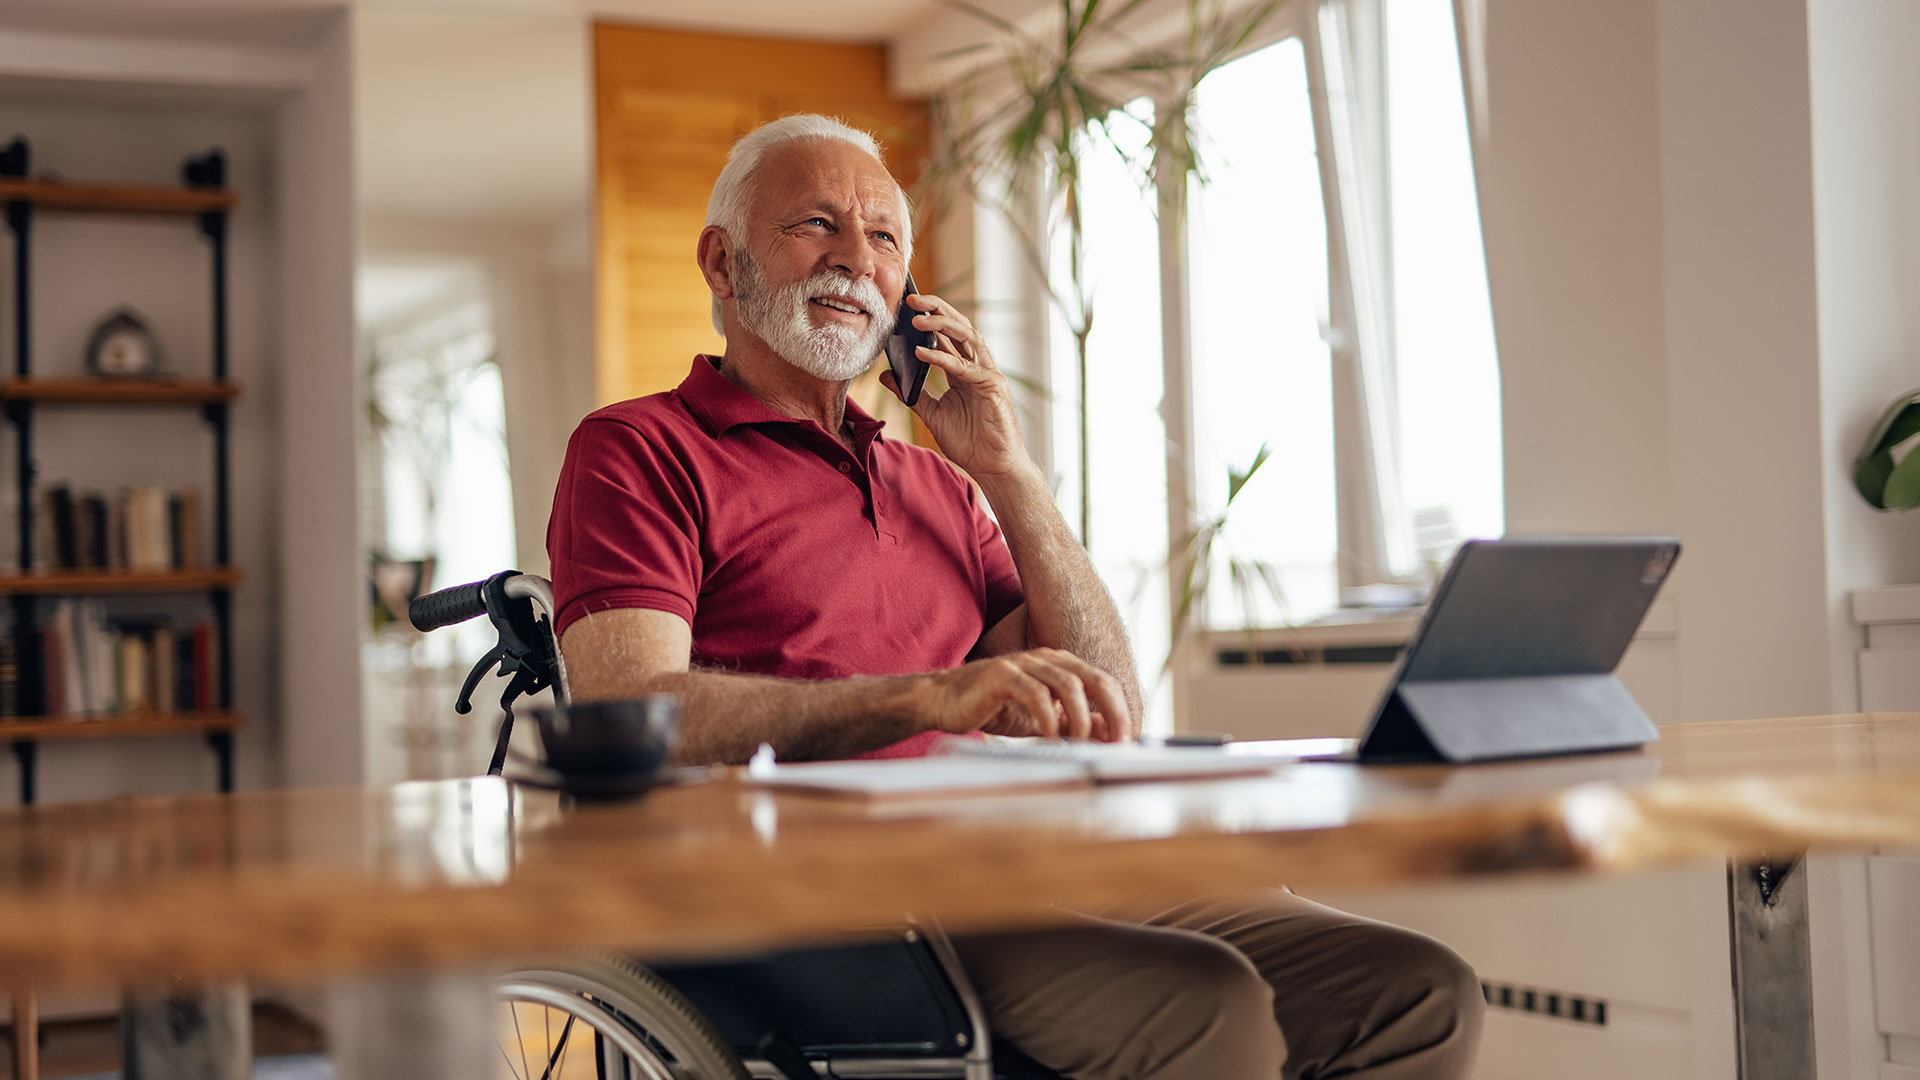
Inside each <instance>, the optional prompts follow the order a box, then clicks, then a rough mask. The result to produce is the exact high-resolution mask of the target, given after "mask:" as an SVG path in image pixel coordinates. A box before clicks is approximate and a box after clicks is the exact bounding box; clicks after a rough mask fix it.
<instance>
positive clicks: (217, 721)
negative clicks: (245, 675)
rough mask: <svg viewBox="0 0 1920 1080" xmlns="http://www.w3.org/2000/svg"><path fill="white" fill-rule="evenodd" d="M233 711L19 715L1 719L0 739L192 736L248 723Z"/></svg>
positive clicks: (226, 729) (39, 739) (13, 740)
mask: <svg viewBox="0 0 1920 1080" xmlns="http://www.w3.org/2000/svg"><path fill="white" fill-rule="evenodd" d="M245 723H246V720H245V718H244V717H242V716H241V715H240V714H239V713H237V712H233V711H231V710H218V709H217V710H212V711H209V712H175V713H126V714H113V715H108V716H16V717H7V718H5V719H0V741H11V742H19V741H22V740H27V739H32V740H35V741H41V740H53V739H104V738H111V737H115V736H122V735H192V734H200V733H206V732H215V731H232V730H234V729H235V728H238V727H240V726H241V725H243V724H245Z"/></svg>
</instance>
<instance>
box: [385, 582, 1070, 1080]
mask: <svg viewBox="0 0 1920 1080" xmlns="http://www.w3.org/2000/svg"><path fill="white" fill-rule="evenodd" d="M554 614H555V611H554V600H553V589H552V586H551V584H550V583H548V582H547V581H546V579H544V578H540V577H535V576H533V575H527V574H521V573H519V572H518V571H513V570H508V571H503V572H501V573H498V574H495V575H493V576H492V577H489V578H487V579H486V580H484V581H476V582H471V583H469V584H465V585H458V586H454V587H452V588H449V589H443V590H440V591H438V592H435V593H430V594H428V595H425V596H422V597H419V598H418V599H416V600H414V601H413V602H412V603H411V604H410V605H409V606H408V617H409V619H410V620H411V621H412V623H413V625H414V626H415V627H416V628H417V629H419V630H422V631H431V630H434V629H437V628H439V627H443V626H450V625H453V624H455V623H459V622H464V621H466V620H468V619H473V618H477V617H479V616H481V615H485V616H486V617H487V618H488V620H489V621H491V622H492V623H493V626H494V628H495V630H496V631H497V632H498V634H499V640H498V642H497V643H496V644H495V645H494V646H493V648H491V649H489V650H488V651H487V653H486V654H485V655H484V656H482V657H481V659H480V660H479V662H478V663H476V664H475V665H474V666H473V669H472V670H471V671H470V672H469V673H468V674H467V678H466V681H465V683H464V684H463V685H462V687H461V690H460V696H459V700H458V701H457V702H456V703H455V705H454V709H455V711H456V712H459V713H461V714H463V715H464V714H466V713H469V712H471V711H472V708H473V705H472V697H473V693H474V691H475V690H476V689H477V688H478V686H479V683H480V680H481V678H482V677H483V676H485V675H486V674H487V673H488V672H489V671H490V670H491V671H493V672H494V673H495V674H497V675H499V676H501V677H504V678H506V679H507V680H508V682H507V685H506V687H505V688H504V690H503V692H502V694H501V697H500V707H501V709H502V712H503V716H502V718H501V723H500V730H499V733H498V735H497V736H496V738H495V743H494V750H493V756H492V760H491V761H490V763H489V764H488V767H487V772H488V773H489V774H491V775H496V776H497V775H501V773H502V771H503V769H504V766H505V764H506V760H507V749H508V744H509V742H510V740H511V738H512V734H513V722H514V715H513V705H514V702H515V701H517V700H518V699H519V698H520V697H522V696H524V695H527V694H532V693H537V692H539V691H540V690H543V689H547V688H549V687H551V688H552V689H553V691H554V698H555V701H556V703H557V704H559V705H562V706H564V705H565V703H566V702H567V701H568V700H569V693H568V691H569V686H568V682H567V674H566V666H565V661H564V659H563V658H562V657H561V655H560V651H559V647H558V642H557V640H556V638H555V636H554V633H553V624H552V619H553V616H554ZM627 966H628V967H629V968H630V967H631V965H627ZM647 972H651V973H652V974H653V975H656V976H658V978H659V979H661V980H664V981H665V983H667V984H668V986H669V987H670V988H671V991H672V992H677V996H678V997H679V998H681V999H683V1000H681V1001H680V1002H678V1003H676V1005H675V1007H676V1008H677V1009H679V1010H680V1011H682V1012H684V1011H685V1008H684V1007H685V1006H688V1005H690V1006H691V1007H692V1008H693V1009H695V1010H697V1015H696V1017H695V1019H696V1020H697V1021H699V1022H704V1023H705V1024H707V1025H710V1027H711V1030H712V1032H713V1034H714V1035H715V1036H717V1038H718V1040H719V1041H720V1042H721V1043H723V1044H724V1045H726V1046H728V1047H730V1048H731V1049H732V1052H733V1053H734V1054H735V1055H736V1057H737V1059H738V1062H739V1064H740V1065H741V1066H742V1067H744V1069H745V1071H746V1072H747V1073H748V1074H749V1075H751V1076H755V1077H764V1078H769V1080H774V1078H783V1080H816V1078H818V1077H827V1076H831V1077H847V1078H855V1077H867V1078H874V1080H880V1078H889V1080H919V1078H934V1077H951V1078H955V1080H1060V1078H1059V1077H1058V1075H1057V1074H1055V1073H1053V1072H1050V1071H1048V1070H1047V1069H1045V1068H1043V1067H1041V1066H1040V1065H1038V1064H1036V1063H1035V1062H1033V1061H1032V1060H1031V1059H1029V1058H1027V1057H1026V1056H1025V1055H1024V1054H1022V1053H1021V1052H1020V1051H1019V1050H1018V1049H1017V1048H1015V1047H1014V1046H1012V1045H1011V1044H1009V1043H1005V1042H996V1041H995V1040H994V1039H993V1038H992V1037H991V1033H990V1032H989V1030H988V1026H987V1021H986V1014H985V1011H984V1009H983V1008H982V1007H981V1005H980V1002H979V999H978V998H977V996H976V995H975V994H974V992H973V989H972V986H971V984H970V983H969V982H968V980H967V976H966V973H965V972H964V971H963V970H962V969H961V966H960V962H959V959H958V957H957V956H956V955H955V954H954V951H953V947H952V943H951V942H950V941H948V939H947V937H946V935H945V934H944V933H943V932H942V931H941V930H940V928H939V927H938V925H936V924H932V923H921V924H913V925H909V926H907V927H906V928H905V929H903V930H902V931H900V932H899V933H897V934H896V935H894V936H892V937H890V938H887V939H883V940H876V941H870V942H862V943H857V944H850V945H833V946H824V947H817V948H801V949H786V950H782V951H779V952H774V953H767V954H761V955H754V956H746V957H736V958H731V959H725V960H708V961H701V962H697V963H675V964H664V965H658V964H656V965H648V966H647V968H645V969H639V970H638V971H635V974H636V975H637V976H641V977H639V978H635V979H633V980H631V983H630V984H628V985H623V986H622V987H621V989H622V990H623V991H625V992H626V993H627V994H629V995H633V994H640V993H654V992H655V989H656V988H655V987H653V986H652V984H651V983H646V981H645V979H644V976H645V974H646V973H647ZM643 983H644V984H645V985H643ZM581 993H590V990H588V989H585V988H583V989H582V990H581ZM609 996H611V995H609ZM596 1005H597V1007H598V1008H600V1009H605V1008H606V1005H605V1003H604V1001H596ZM624 1019H626V1021H627V1023H628V1024H629V1025H632V1024H633V1018H631V1017H626V1018H624ZM595 1039H596V1045H598V1043H599V1041H600V1037H599V1035H598V1034H597V1033H596V1036H595ZM601 1060H602V1061H604V1060H605V1058H604V1055H603V1056H602V1059H601ZM607 1071H608V1070H607V1069H606V1067H605V1065H604V1064H603V1065H602V1067H601V1075H602V1076H605V1075H606V1074H607ZM672 1072H673V1074H674V1075H676V1076H684V1075H686V1074H685V1072H684V1070H679V1069H675V1070H672ZM688 1080H693V1078H691V1077H688ZM700 1080H708V1078H704V1077H702V1078H700Z"/></svg>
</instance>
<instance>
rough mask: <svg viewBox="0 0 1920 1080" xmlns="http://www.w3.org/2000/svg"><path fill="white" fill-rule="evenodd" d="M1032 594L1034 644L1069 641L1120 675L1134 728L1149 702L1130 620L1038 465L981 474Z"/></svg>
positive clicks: (1064, 645)
mask: <svg viewBox="0 0 1920 1080" xmlns="http://www.w3.org/2000/svg"><path fill="white" fill-rule="evenodd" d="M981 490H982V491H983V492H984V493H985V494H986V497H987V502H988V503H990V504H992V506H993V509H994V512H995V514H997V515H998V517H999V519H1000V531H1001V532H1002V533H1003V534H1005V536H1006V539H1007V550H1008V551H1010V552H1011V553H1012V554H1013V564H1014V566H1015V567H1016V568H1017V569H1018V570H1019V571H1020V585H1021V588H1022V589H1023V590H1024V591H1025V592H1026V594H1027V645H1028V646H1030V647H1033V646H1046V647H1049V648H1055V649H1062V650H1065V651H1066V652H1070V653H1072V654H1074V655H1075V656H1078V657H1080V658H1081V659H1082V660H1085V661H1086V662H1087V663H1089V664H1092V665H1093V666H1094V667H1097V668H1099V669H1100V670H1102V671H1104V672H1106V673H1107V674H1109V675H1111V676H1113V677H1114V678H1115V679H1117V680H1119V682H1120V686H1121V688H1122V691H1123V692H1124V693H1125V695H1126V699H1127V708H1128V710H1129V711H1131V712H1132V714H1133V721H1134V730H1133V731H1132V732H1129V733H1128V734H1130V735H1134V734H1138V733H1139V725H1140V720H1141V717H1142V716H1143V709H1144V707H1145V705H1144V701H1143V697H1142V694H1141V692H1140V675H1139V672H1138V671H1137V670H1136V668H1135V667H1134V662H1133V649H1132V648H1131V647H1130V646H1128V644H1127V631H1126V624H1125V623H1123V622H1122V621H1121V619H1120V611H1119V609H1118V608H1116V607H1115V606H1114V603H1113V596H1112V594H1110V593H1109V592H1108V591H1107V587H1106V585H1105V584H1104V583H1103V582H1101V580H1100V575H1099V574H1098V573H1097V572H1095V571H1094V568H1093V562H1092V560H1090V559H1089V558H1087V552H1086V549H1085V548H1083V547H1081V546H1080V542H1079V541H1078V540H1076V539H1074V536H1073V532H1072V530H1071V529H1069V528H1068V527H1067V522H1066V519H1065V518H1063V517H1061V516H1060V508H1059V507H1058V506H1057V505H1055V503H1054V501H1053V492H1052V491H1051V490H1050V489H1049V488H1048V487H1047V482H1046V478H1045V477H1043V476H1042V475H1041V474H1040V471H1039V470H1038V469H1028V470H1024V471H1022V472H1019V473H1015V474H1012V475H1010V476H1006V477H995V478H992V479H988V480H983V481H982V482H981Z"/></svg>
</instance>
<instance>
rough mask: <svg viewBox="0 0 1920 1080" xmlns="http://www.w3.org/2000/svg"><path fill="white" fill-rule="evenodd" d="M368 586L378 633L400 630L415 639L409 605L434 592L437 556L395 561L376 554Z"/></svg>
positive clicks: (375, 628)
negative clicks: (434, 568) (408, 613)
mask: <svg viewBox="0 0 1920 1080" xmlns="http://www.w3.org/2000/svg"><path fill="white" fill-rule="evenodd" d="M367 586H368V592H369V594H370V595H369V596H368V598H367V599H368V604H367V606H368V609H369V611H370V612H371V613H372V615H373V630H374V632H375V633H381V632H383V631H386V630H400V631H402V632H403V633H405V634H406V635H407V636H409V637H412V636H414V633H415V632H414V630H413V623H411V622H409V621H407V618H406V611H407V605H408V604H411V603H413V602H414V600H416V599H418V598H419V597H422V596H425V595H426V594H427V593H428V592H431V591H432V589H433V556H431V555H429V556H427V557H426V558H424V559H395V558H391V557H389V556H387V555H385V554H382V553H381V552H378V551H376V552H374V553H373V566H372V569H371V571H370V572H369V573H368V575H367Z"/></svg>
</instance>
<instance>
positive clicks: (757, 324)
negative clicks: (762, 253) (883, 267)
mask: <svg viewBox="0 0 1920 1080" xmlns="http://www.w3.org/2000/svg"><path fill="white" fill-rule="evenodd" d="M734 250H735V254H734V271H733V289H734V302H735V307H736V310H737V311H738V313H739V318H740V324H741V325H742V326H744V327H745V328H746V329H747V330H748V331H750V332H751V333H752V334H753V335H754V336H756V337H758V338H759V339H760V340H762V341H764V342H766V343H767V345H768V347H770V348H772V349H773V351H774V352H776V353H778V354H780V356H781V358H783V359H784V360H786V361H787V363H789V364H792V365H793V366H794V367H797V368H799V369H800V370H802V371H804V372H806V373H807V374H809V375H812V376H814V377H815V378H818V379H825V380H826V381H828V382H848V381H850V380H852V379H854V378H855V377H857V376H859V375H860V374H861V373H862V372H865V371H866V370H867V369H868V368H870V367H872V366H873V361H874V358H875V357H876V356H878V355H880V347H881V346H882V345H883V344H885V343H886V340H887V335H888V334H891V333H893V312H892V311H891V310H890V309H888V307H887V301H886V298H885V297H883V296H881V295H880V290H879V288H878V287H876V286H875V285H874V284H873V282H871V281H862V280H859V279H856V278H851V277H848V276H847V275H845V274H836V273H834V272H832V271H829V270H823V271H821V272H820V273H818V274H815V275H813V276H812V277H810V278H807V279H806V280H804V281H796V282H794V283H792V284H790V285H780V286H770V285H768V284H767V283H766V279H765V278H763V277H761V275H760V265H759V263H757V262H756V261H755V260H754V258H753V256H751V255H749V254H748V253H747V250H746V247H745V245H741V246H739V247H736V248H735V249H734ZM827 295H834V296H845V297H847V298H848V299H850V300H852V301H853V302H854V303H856V304H859V305H860V306H861V307H863V308H865V309H866V310H867V312H868V320H867V328H866V330H865V331H864V332H863V331H860V330H858V329H855V328H854V327H851V326H842V325H840V324H839V323H828V324H826V325H825V326H815V325H813V319H812V318H811V317H810V316H809V315H808V312H807V305H808V302H809V301H810V300H812V298H814V297H816V296H827Z"/></svg>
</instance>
